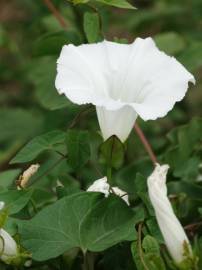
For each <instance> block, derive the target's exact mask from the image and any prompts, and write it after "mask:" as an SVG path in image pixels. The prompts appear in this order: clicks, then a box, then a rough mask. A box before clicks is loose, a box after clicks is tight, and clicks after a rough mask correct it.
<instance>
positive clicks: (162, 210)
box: [147, 164, 192, 263]
mask: <svg viewBox="0 0 202 270" xmlns="http://www.w3.org/2000/svg"><path fill="white" fill-rule="evenodd" d="M168 168H169V166H168V165H162V166H160V165H159V164H157V165H156V168H155V170H154V171H153V173H152V174H151V175H150V176H149V177H148V180H147V184H148V189H149V197H150V200H151V203H152V205H153V207H154V210H155V214H156V219H157V222H158V225H159V228H160V230H161V233H162V235H163V237H164V240H165V243H166V246H167V248H168V251H169V253H170V255H171V256H172V258H173V260H174V261H175V262H176V263H180V262H182V261H183V260H184V259H185V247H188V250H189V253H190V255H192V250H191V246H190V244H189V240H188V238H187V236H186V234H185V231H184V229H183V227H182V225H181V224H180V222H179V220H178V219H177V217H176V215H175V213H174V211H173V209H172V206H171V203H170V201H169V199H168V197H167V187H166V175H167V171H168Z"/></svg>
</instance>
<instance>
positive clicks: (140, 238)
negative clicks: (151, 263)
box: [138, 222, 149, 270]
mask: <svg viewBox="0 0 202 270" xmlns="http://www.w3.org/2000/svg"><path fill="white" fill-rule="evenodd" d="M138 253H139V256H140V261H141V263H142V265H143V267H144V269H145V270H149V268H148V267H147V265H146V263H145V261H144V257H143V252H142V222H141V223H140V224H139V225H138Z"/></svg>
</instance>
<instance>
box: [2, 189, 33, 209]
mask: <svg viewBox="0 0 202 270" xmlns="http://www.w3.org/2000/svg"><path fill="white" fill-rule="evenodd" d="M31 196H32V190H29V191H25V190H9V191H5V192H1V193H0V198H1V201H3V202H5V206H6V208H8V210H9V214H16V213H18V212H19V211H20V210H21V209H23V208H24V207H25V206H26V205H27V203H28V202H29V200H30V198H31Z"/></svg>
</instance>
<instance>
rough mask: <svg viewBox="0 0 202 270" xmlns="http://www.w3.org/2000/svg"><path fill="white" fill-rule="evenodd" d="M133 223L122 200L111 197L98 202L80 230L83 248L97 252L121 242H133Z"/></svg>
mask: <svg viewBox="0 0 202 270" xmlns="http://www.w3.org/2000/svg"><path fill="white" fill-rule="evenodd" d="M135 223H136V218H135V216H134V214H133V211H132V210H131V209H130V208H129V207H128V206H127V204H126V203H125V202H123V200H122V199H120V198H119V197H117V196H114V195H111V196H110V197H109V198H107V199H105V200H103V201H101V202H99V203H98V204H97V205H96V207H94V208H93V209H92V211H91V212H90V213H89V215H88V216H87V218H86V220H85V222H84V226H83V227H82V229H81V233H82V235H83V241H84V243H85V246H86V248H87V249H88V250H90V251H95V252H99V251H103V250H105V249H107V248H108V247H110V246H112V245H115V244H117V243H119V242H121V241H123V240H129V241H130V240H134V239H136V230H135ZM89 228H90V229H89Z"/></svg>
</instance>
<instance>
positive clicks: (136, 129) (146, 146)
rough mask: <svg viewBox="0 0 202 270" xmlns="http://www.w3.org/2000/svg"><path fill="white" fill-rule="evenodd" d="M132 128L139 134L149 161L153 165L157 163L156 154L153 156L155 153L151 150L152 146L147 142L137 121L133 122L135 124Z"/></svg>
mask: <svg viewBox="0 0 202 270" xmlns="http://www.w3.org/2000/svg"><path fill="white" fill-rule="evenodd" d="M134 130H135V131H136V133H137V135H138V136H139V138H140V140H141V142H142V144H143V145H144V148H145V150H146V151H147V153H148V155H149V157H150V159H151V161H152V162H153V164H154V165H155V164H156V163H157V158H156V156H155V154H154V152H153V150H152V147H151V145H150V143H149V142H148V140H147V138H146V137H145V135H144V133H143V131H142V129H141V128H140V127H139V125H138V124H137V123H135V125H134Z"/></svg>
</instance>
